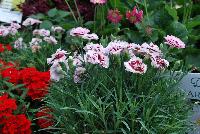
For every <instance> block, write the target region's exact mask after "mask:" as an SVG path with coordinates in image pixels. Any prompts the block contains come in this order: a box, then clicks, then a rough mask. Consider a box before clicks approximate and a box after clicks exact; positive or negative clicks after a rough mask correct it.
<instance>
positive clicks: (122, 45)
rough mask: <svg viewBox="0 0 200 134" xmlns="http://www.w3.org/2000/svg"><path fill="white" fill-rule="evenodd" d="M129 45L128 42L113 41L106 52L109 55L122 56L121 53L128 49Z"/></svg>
mask: <svg viewBox="0 0 200 134" xmlns="http://www.w3.org/2000/svg"><path fill="white" fill-rule="evenodd" d="M128 45H129V43H128V42H125V41H118V40H115V41H111V42H110V43H109V44H108V46H107V47H106V49H105V50H106V52H107V53H110V54H114V55H118V54H121V52H122V51H123V50H124V49H126V48H127V46H128Z"/></svg>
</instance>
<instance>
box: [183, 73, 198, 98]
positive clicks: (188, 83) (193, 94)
mask: <svg viewBox="0 0 200 134" xmlns="http://www.w3.org/2000/svg"><path fill="white" fill-rule="evenodd" d="M180 88H181V89H183V90H184V91H185V92H186V94H187V96H188V98H189V99H196V100H200V73H189V74H187V75H186V76H184V77H183V79H182V80H181V82H180Z"/></svg>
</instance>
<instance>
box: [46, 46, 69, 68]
mask: <svg viewBox="0 0 200 134" xmlns="http://www.w3.org/2000/svg"><path fill="white" fill-rule="evenodd" d="M67 54H69V53H67V51H64V50H61V49H60V48H59V49H57V51H56V53H55V54H52V55H51V58H47V63H48V64H54V63H59V62H64V63H65V61H66V59H67V57H66V55H67Z"/></svg>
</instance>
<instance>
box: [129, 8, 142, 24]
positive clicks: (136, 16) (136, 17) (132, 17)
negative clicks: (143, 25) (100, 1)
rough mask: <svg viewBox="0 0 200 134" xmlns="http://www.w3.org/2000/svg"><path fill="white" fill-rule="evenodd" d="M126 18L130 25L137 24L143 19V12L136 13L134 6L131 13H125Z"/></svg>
mask: <svg viewBox="0 0 200 134" xmlns="http://www.w3.org/2000/svg"><path fill="white" fill-rule="evenodd" d="M126 18H127V19H128V20H129V21H130V23H135V24H136V23H138V22H141V21H142V18H143V11H142V10H140V11H138V10H137V8H136V6H135V7H134V9H133V11H127V12H126Z"/></svg>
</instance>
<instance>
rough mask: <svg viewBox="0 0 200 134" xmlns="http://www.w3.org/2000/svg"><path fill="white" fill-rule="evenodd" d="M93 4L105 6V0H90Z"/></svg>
mask: <svg viewBox="0 0 200 134" xmlns="http://www.w3.org/2000/svg"><path fill="white" fill-rule="evenodd" d="M90 2H91V3H93V4H105V3H106V2H107V0H90Z"/></svg>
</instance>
